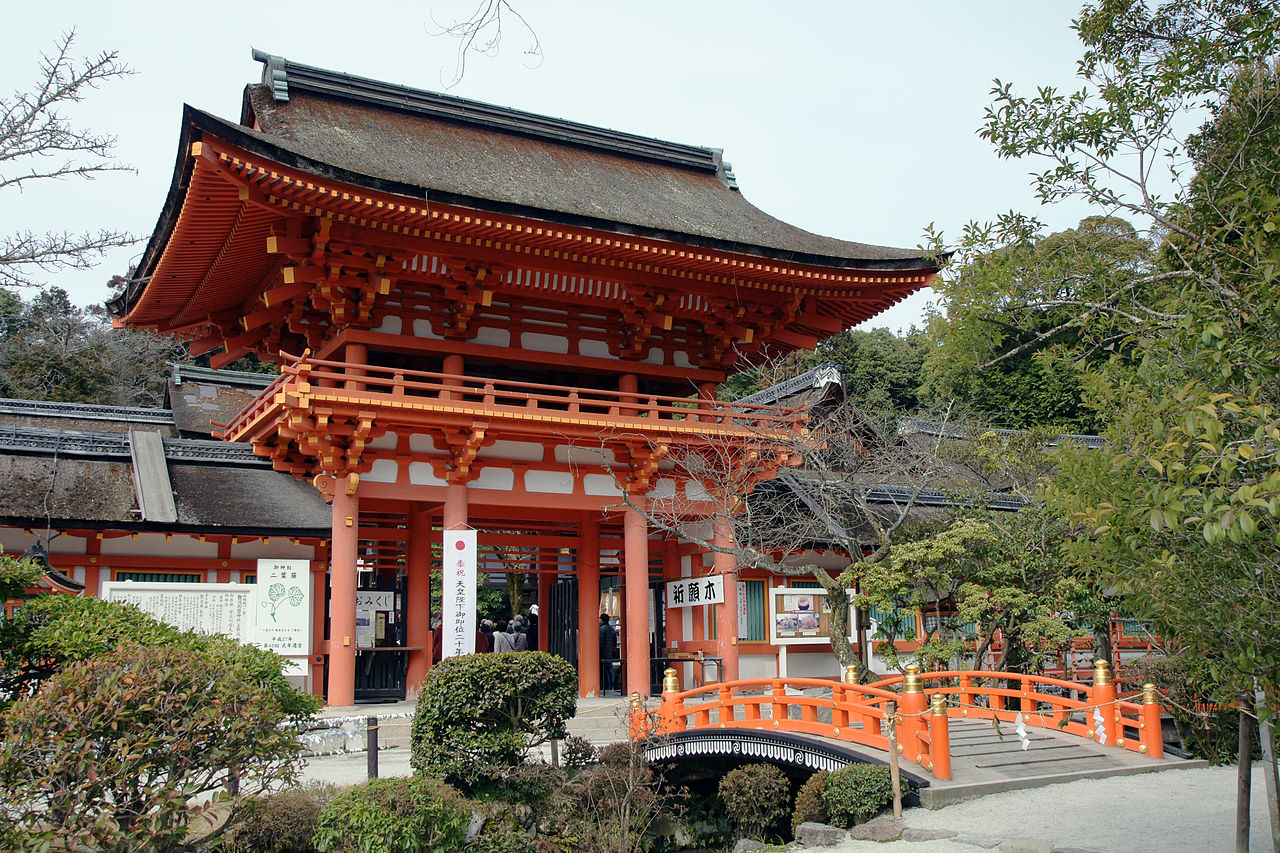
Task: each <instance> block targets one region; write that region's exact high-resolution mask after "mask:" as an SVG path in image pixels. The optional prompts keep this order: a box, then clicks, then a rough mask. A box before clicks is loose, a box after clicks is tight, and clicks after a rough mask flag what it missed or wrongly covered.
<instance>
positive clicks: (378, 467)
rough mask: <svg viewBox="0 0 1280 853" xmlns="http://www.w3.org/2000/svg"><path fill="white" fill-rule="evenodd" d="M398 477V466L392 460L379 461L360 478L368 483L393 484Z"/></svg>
mask: <svg viewBox="0 0 1280 853" xmlns="http://www.w3.org/2000/svg"><path fill="white" fill-rule="evenodd" d="M399 476H400V466H399V465H397V464H396V462H395V460H394V459H379V460H377V461H376V462H374V463H373V467H372V468H370V469H369V470H368V471H367V472H366V473H364V474H362V475H361V477H362V478H363V479H365V480H368V481H369V482H370V483H394V482H395V481H396V479H397V478H398V477H399Z"/></svg>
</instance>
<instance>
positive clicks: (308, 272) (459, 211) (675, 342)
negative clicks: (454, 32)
mask: <svg viewBox="0 0 1280 853" xmlns="http://www.w3.org/2000/svg"><path fill="white" fill-rule="evenodd" d="M191 157H192V162H191V164H190V168H189V170H187V172H186V174H187V184H186V189H185V191H184V192H182V193H180V194H177V195H175V197H174V198H173V199H172V201H173V203H175V204H177V206H178V207H177V211H176V214H175V215H173V216H172V217H171V218H172V222H173V226H172V229H171V231H170V233H169V235H168V238H167V240H166V241H165V242H164V245H163V250H162V251H159V252H158V253H157V254H156V260H155V262H154V263H153V264H152V266H151V268H150V269H149V270H147V271H146V272H147V274H148V276H149V278H148V280H147V283H146V285H145V286H144V287H143V288H141V290H140V292H134V293H133V294H132V295H131V298H130V300H129V301H128V304H120V305H118V306H117V307H118V309H119V313H120V314H122V316H123V324H124V325H128V326H135V327H136V326H142V327H153V328H157V329H160V330H161V331H167V332H175V333H184V334H188V335H191V336H194V337H197V338H199V339H201V346H203V347H204V349H203V351H210V350H212V349H215V348H217V347H219V346H222V347H225V349H226V353H227V357H228V358H233V357H235V356H236V355H239V354H243V353H245V352H257V353H258V354H260V355H264V356H267V357H270V356H272V355H273V354H274V353H275V352H276V351H278V350H281V349H283V350H285V351H287V352H294V353H297V352H301V351H302V349H304V348H306V347H311V348H313V349H316V348H319V347H320V346H322V345H323V343H324V342H325V341H327V340H330V339H332V338H333V337H334V336H335V335H337V334H338V333H339V332H341V331H343V330H345V329H349V328H364V329H376V328H379V327H381V326H382V325H383V322H384V320H385V319H386V318H387V317H396V318H397V319H398V321H399V325H400V327H401V329H403V330H404V333H406V334H409V333H411V329H412V324H413V322H414V321H415V320H418V319H421V320H425V321H427V323H428V324H430V325H431V326H432V327H433V334H434V335H436V336H439V337H446V338H451V339H454V340H470V339H473V338H475V337H476V335H477V334H478V333H479V330H482V329H484V328H490V329H499V330H500V329H503V328H508V327H510V325H511V323H512V319H513V317H514V318H515V320H516V321H517V325H520V324H521V323H523V324H524V327H525V329H526V330H528V331H532V332H534V333H539V332H547V333H553V332H554V331H555V330H556V329H572V330H575V331H576V334H577V335H578V336H579V337H582V338H586V339H591V340H597V341H599V342H601V343H602V344H607V346H608V348H609V353H608V356H609V357H612V358H620V357H621V358H632V359H637V360H642V359H644V358H646V357H649V356H650V355H651V351H652V350H653V349H654V348H657V349H661V350H665V351H667V352H668V353H669V354H670V353H672V352H675V351H679V352H682V353H684V355H683V359H684V360H685V361H686V362H687V363H688V365H689V366H691V367H698V366H702V367H708V366H709V367H713V368H715V369H718V370H724V369H728V368H731V367H733V366H734V365H735V364H737V363H741V362H750V361H752V360H753V359H756V358H759V357H761V356H762V355H764V354H779V353H782V352H786V351H790V350H793V349H798V348H808V347H812V346H813V345H814V344H815V343H816V342H817V340H820V339H821V338H824V337H827V336H829V335H831V334H834V333H836V332H838V331H840V330H841V329H843V328H846V327H849V326H852V325H855V324H857V323H859V322H861V321H863V320H866V319H869V318H870V317H873V316H875V315H876V314H878V313H880V312H881V311H883V310H884V309H886V308H888V307H889V306H891V305H893V304H894V303H896V302H898V301H899V300H901V299H902V298H904V297H905V296H907V295H908V294H910V293H911V292H913V291H915V290H918V289H920V288H922V287H924V286H926V285H927V283H928V281H929V279H930V278H931V277H932V275H933V274H934V272H935V270H934V269H933V268H932V267H930V268H927V269H911V270H889V271H886V270H848V269H838V268H831V267H829V268H823V267H818V266H813V265H803V264H787V263H783V262H778V261H770V260H762V259H761V258H758V257H752V256H745V255H734V254H730V253H723V252H714V251H710V250H707V249H703V248H699V247H696V246H687V245H681V244H678V243H669V242H663V241H657V240H652V239H645V238H638V237H633V236H629V235H625V234H620V233H609V232H601V231H597V230H591V229H583V228H570V227H564V226H557V225H552V224H549V223H546V222H541V221H538V220H531V219H526V218H520V217H512V216H499V215H493V214H487V213H482V212H479V211H475V210H468V209H464V208H457V207H450V206H445V205H434V204H432V205H421V204H413V203H410V200H409V199H406V198H404V197H399V196H392V195H388V194H379V193H370V192H368V191H367V190H362V189H360V188H358V187H353V186H349V185H343V184H339V183H336V182H332V181H329V182H322V181H320V180H318V179H317V178H316V177H315V176H312V175H306V174H301V173H298V172H296V170H290V169H288V168H286V167H283V166H281V165H280V164H276V163H271V162H265V161H262V160H261V158H256V157H254V156H252V155H249V154H248V153H247V152H244V151H240V150H238V149H235V148H233V147H231V146H228V145H226V144H225V143H222V142H219V141H217V140H212V139H209V138H208V137H206V139H205V140H203V141H201V142H197V143H196V144H195V145H193V151H192V153H191ZM442 333H443V334H442ZM511 346H513V347H518V343H513V344H511ZM233 353H234V354H233Z"/></svg>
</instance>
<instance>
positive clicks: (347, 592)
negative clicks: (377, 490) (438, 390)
mask: <svg viewBox="0 0 1280 853" xmlns="http://www.w3.org/2000/svg"><path fill="white" fill-rule="evenodd" d="M351 491H352V494H348V493H347V492H348V489H347V484H346V482H345V480H344V479H339V480H337V481H336V483H335V484H334V496H333V537H332V542H333V546H332V550H331V553H330V555H329V560H330V563H329V571H330V573H331V576H330V580H329V695H328V702H329V704H330V705H354V704H355V690H356V544H357V540H358V537H359V533H358V531H359V528H360V500H359V498H358V496H357V495H356V494H354V491H355V490H351Z"/></svg>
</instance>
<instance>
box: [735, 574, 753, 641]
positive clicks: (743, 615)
mask: <svg viewBox="0 0 1280 853" xmlns="http://www.w3.org/2000/svg"><path fill="white" fill-rule="evenodd" d="M750 636H751V620H750V619H748V618H747V582H746V581H738V639H739V640H745V639H747V638H748V637H750Z"/></svg>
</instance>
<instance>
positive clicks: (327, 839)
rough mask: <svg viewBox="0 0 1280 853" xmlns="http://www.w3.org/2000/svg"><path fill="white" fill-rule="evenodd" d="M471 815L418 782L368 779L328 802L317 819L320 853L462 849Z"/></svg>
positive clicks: (438, 786)
mask: <svg viewBox="0 0 1280 853" xmlns="http://www.w3.org/2000/svg"><path fill="white" fill-rule="evenodd" d="M470 823H471V809H470V807H469V806H468V804H467V801H466V800H465V799H463V798H462V796H461V795H460V794H459V793H458V792H457V791H455V790H454V789H453V788H450V787H449V786H448V785H445V784H443V783H442V782H439V781H437V780H435V779H430V778H427V777H424V776H414V777H411V778H395V779H372V780H370V781H369V782H368V783H367V784H364V785H359V786H357V787H355V788H351V789H350V790H348V791H346V792H345V793H342V794H339V795H338V796H337V797H334V798H333V799H332V800H331V801H330V802H329V804H328V805H326V806H325V807H324V810H323V811H322V812H321V813H320V828H319V829H318V830H317V831H316V834H315V839H314V843H315V847H316V850H319V851H321V853H435V852H436V851H440V853H444V851H454V850H464V849H466V840H467V827H468V826H469V825H470Z"/></svg>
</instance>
